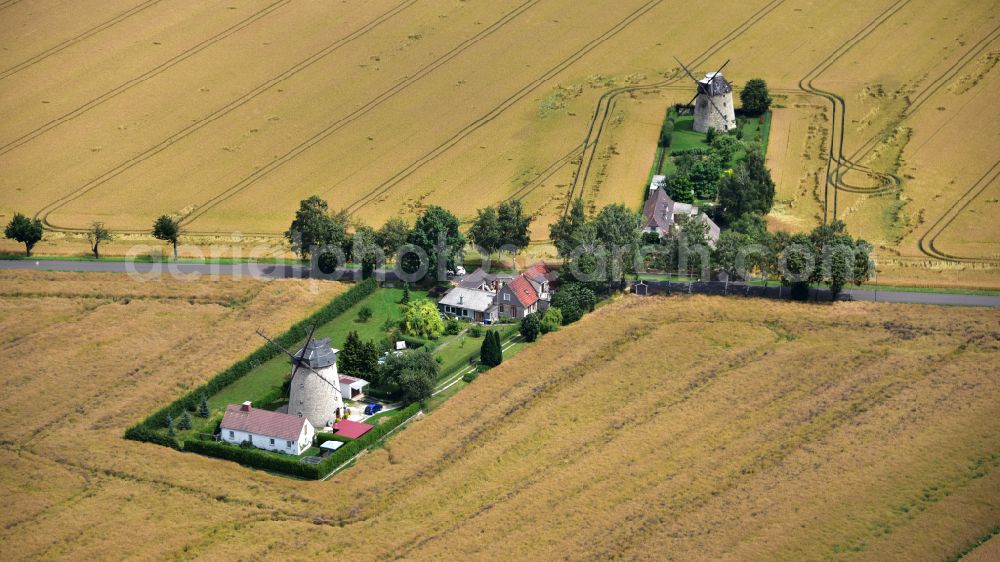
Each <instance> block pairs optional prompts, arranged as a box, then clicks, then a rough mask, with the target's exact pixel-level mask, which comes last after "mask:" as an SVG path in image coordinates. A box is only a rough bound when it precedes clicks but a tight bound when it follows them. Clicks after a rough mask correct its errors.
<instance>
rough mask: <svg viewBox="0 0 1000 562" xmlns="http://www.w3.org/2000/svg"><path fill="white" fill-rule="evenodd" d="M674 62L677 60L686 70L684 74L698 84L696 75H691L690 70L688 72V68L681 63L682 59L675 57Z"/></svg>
mask: <svg viewBox="0 0 1000 562" xmlns="http://www.w3.org/2000/svg"><path fill="white" fill-rule="evenodd" d="M674 60H675V61H677V64H679V65H681V68H683V69H684V72H685V73H686V74H687V75H688V77H690V78H691V79H692V80H694V81H695V82H697V81H698V79H697V78H695V77H694V74H691V71H690V70H688V68H687V67H686V66H684V63H682V62H681V59H679V58H677V57H674ZM728 62H729V61H726V63H728Z"/></svg>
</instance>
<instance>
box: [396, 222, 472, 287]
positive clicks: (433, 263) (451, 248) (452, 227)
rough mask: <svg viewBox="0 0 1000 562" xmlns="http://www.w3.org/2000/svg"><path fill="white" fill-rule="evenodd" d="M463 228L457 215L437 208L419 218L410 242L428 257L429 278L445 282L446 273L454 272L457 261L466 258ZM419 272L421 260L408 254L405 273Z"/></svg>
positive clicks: (404, 268) (404, 267)
mask: <svg viewBox="0 0 1000 562" xmlns="http://www.w3.org/2000/svg"><path fill="white" fill-rule="evenodd" d="M459 224H460V223H459V221H458V218H457V217H456V216H455V215H453V214H451V213H450V212H448V211H447V210H445V209H443V208H441V207H438V206H437V205H431V206H430V207H427V209H426V210H425V211H424V212H423V214H421V215H420V216H419V217H418V218H417V222H416V224H414V225H413V230H411V231H410V235H409V238H408V239H407V240H408V242H409V243H410V244H413V245H414V246H417V247H419V248H421V249H423V251H424V252H426V253H427V259H428V268H427V275H430V276H431V277H436V278H440V279H443V278H444V273H445V271H446V270H448V269H454V268H455V264H456V263H457V261H458V260H460V259H461V258H462V256H463V255H464V253H465V236H463V235H462V233H461V232H460V231H459V229H458V227H459ZM439 244H440V248H439ZM439 249H440V255H439V252H438V250H439ZM418 268H419V260H417V258H416V256H414V255H413V254H412V253H411V254H407V255H406V256H405V259H404V260H403V270H404V271H406V272H408V273H415V272H416V271H417V269H418Z"/></svg>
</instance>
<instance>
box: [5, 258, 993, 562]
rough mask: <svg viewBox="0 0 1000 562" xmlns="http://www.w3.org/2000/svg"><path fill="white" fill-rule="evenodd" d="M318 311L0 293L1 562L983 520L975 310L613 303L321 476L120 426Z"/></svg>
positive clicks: (842, 537) (873, 553)
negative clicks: (132, 435)
mask: <svg viewBox="0 0 1000 562" xmlns="http://www.w3.org/2000/svg"><path fill="white" fill-rule="evenodd" d="M11 275H12V276H16V275H22V274H11ZM63 275H64V276H65V277H67V280H73V279H75V277H74V274H63ZM5 281H12V282H16V279H7V280H5ZM58 282H59V280H58V279H56V280H52V281H48V282H46V281H44V280H35V284H36V285H41V286H42V287H43V288H44V286H45V285H47V284H49V283H58ZM245 286H246V287H247V290H248V291H249V290H252V289H254V288H257V286H256V285H255V284H253V283H249V284H246V285H245ZM321 287H324V288H325V289H323V290H324V291H326V292H323V293H322V295H321V296H322V297H323V298H326V297H328V296H330V294H332V293H333V292H336V291H338V290H339V288H338V287H337V286H335V285H334V286H330V285H321ZM81 290H82V286H81ZM114 290H115V291H123V292H128V293H130V294H134V293H136V292H145V293H146V294H160V293H161V291H160V290H159V289H157V290H151V289H133V288H131V287H124V286H121V287H114ZM176 290H177V289H174V288H170V289H169V290H167V291H166V292H167V293H171V292H172V291H176ZM52 292H55V290H54V289H52ZM171 294H172V293H171ZM223 294H226V293H225V290H224V291H223ZM220 298H225V296H221V297H220ZM318 298H319V296H317V295H313V294H312V293H308V292H303V291H302V285H301V284H299V283H297V282H274V283H268V284H266V285H265V286H264V287H263V288H261V290H260V292H259V293H258V295H257V296H256V297H255V298H254V299H253V300H252V301H251V302H250V303H248V304H247V305H246V307H244V308H226V307H222V306H219V305H216V304H189V303H186V302H185V303H181V302H178V301H177V300H176V299H173V300H170V301H169V302H166V301H160V300H141V299H138V300H133V301H131V302H130V304H128V305H123V304H120V303H115V302H111V301H96V300H95V299H93V298H71V297H46V298H32V299H25V298H21V297H16V296H6V297H3V298H2V299H0V307H2V310H3V320H2V321H3V324H4V330H3V332H2V333H3V334H4V342H3V345H4V348H5V349H6V350H7V352H6V354H5V356H6V357H8V358H9V362H13V363H14V364H15V367H16V368H10V369H5V370H4V375H3V377H4V380H3V382H2V384H3V386H4V389H5V392H4V397H3V399H2V403H0V416H2V421H3V423H2V424H0V427H2V428H3V429H2V430H0V458H2V459H3V462H2V463H0V466H2V467H3V468H2V469H0V487H2V490H3V494H0V496H2V497H3V498H4V499H3V502H4V504H3V505H4V509H3V510H2V512H3V513H4V515H3V523H4V525H3V527H2V528H0V539H2V540H3V542H4V543H5V544H17V545H19V548H18V549H17V550H16V551H15V552H10V551H8V552H7V555H8V557H10V558H15V559H32V558H33V559H54V558H74V559H80V558H121V557H124V556H126V555H127V556H131V557H135V558H181V559H186V558H194V557H203V558H208V559H226V560H232V559H234V558H242V559H249V558H288V557H299V558H303V559H306V558H309V559H315V558H323V559H333V558H348V557H352V556H356V554H357V553H358V552H365V553H366V555H367V556H369V557H372V558H378V559H382V558H395V557H399V558H405V559H439V558H452V559H454V558H456V557H457V558H464V559H484V558H493V559H495V558H496V557H497V556H498V555H501V554H502V557H505V558H508V557H509V558H531V559H536V558H546V559H548V558H571V559H595V558H609V557H615V556H624V557H629V558H648V559H658V560H662V559H664V558H676V559H684V560H691V559H712V560H718V559H788V560H801V559H819V558H829V559H870V560H894V559H901V560H902V559H906V560H913V559H932V560H940V559H944V558H947V557H949V556H953V555H956V554H958V553H960V552H962V551H963V550H964V549H965V548H967V547H968V546H969V545H972V544H975V543H976V542H977V541H980V540H982V537H984V536H988V534H989V533H990V532H991V529H992V528H993V527H994V526H995V525H996V524H997V522H998V521H1000V496H998V495H997V490H998V489H1000V471H998V470H997V468H998V466H1000V450H998V449H997V443H998V442H1000V422H998V420H1000V411H998V404H1000V394H998V392H1000V391H998V388H1000V385H998V382H1000V381H998V380H997V376H998V373H1000V336H998V334H997V322H998V320H1000V318H998V316H997V313H996V311H992V310H980V309H963V310H962V311H961V313H957V312H956V313H952V311H951V309H942V308H935V307H921V306H893V305H886V304H878V305H876V304H867V303H843V304H839V305H837V306H836V307H829V306H809V305H796V304H788V303H774V302H767V301H756V300H736V299H722V298H710V297H690V298H681V297H675V298H672V299H658V298H649V299H637V298H626V299H622V300H620V301H618V302H616V303H613V304H611V305H609V306H605V307H602V308H601V309H599V310H598V311H597V312H595V313H593V314H592V315H590V316H588V317H587V318H585V319H584V320H583V321H581V322H580V323H578V324H576V325H573V326H571V327H568V328H565V329H563V330H561V331H560V332H558V333H555V334H549V335H547V336H545V337H544V338H543V339H542V340H541V341H540V342H538V343H536V344H534V345H533V346H532V347H530V348H529V349H527V350H525V351H524V352H522V353H520V354H518V355H516V356H514V357H512V358H510V359H509V360H508V361H505V362H504V364H503V365H502V366H501V367H499V368H497V369H495V370H493V371H490V372H489V373H488V374H486V375H483V376H481V377H480V378H479V379H478V380H476V381H475V382H474V383H472V384H471V385H469V387H468V388H466V389H464V390H463V391H462V392H461V393H459V394H458V395H456V396H455V397H454V398H452V399H451V400H449V401H448V402H446V403H445V404H444V405H442V406H441V407H440V408H439V409H437V410H436V411H434V413H432V414H431V415H430V416H428V417H426V418H425V419H423V420H421V421H417V422H415V423H414V424H413V425H411V426H409V427H408V428H407V429H405V430H404V431H402V432H401V433H400V434H399V435H397V436H394V437H393V438H392V439H391V440H390V441H389V442H388V443H387V444H385V445H384V446H383V447H381V448H379V449H377V450H376V451H374V452H372V453H370V454H368V455H366V456H365V457H363V458H362V459H361V460H360V461H359V463H358V464H357V465H356V466H355V467H353V468H351V469H350V470H348V471H346V472H344V473H342V474H339V475H338V476H336V477H334V478H333V479H331V480H329V481H326V482H301V481H295V480H291V479H287V478H282V477H278V476H274V475H270V474H266V473H262V472H255V471H251V470H248V469H245V468H242V467H240V466H238V465H236V464H233V463H229V462H224V461H218V460H212V459H207V458H203V457H199V456H196V455H192V454H186V453H180V452H177V451H173V450H170V449H166V448H164V447H159V446H155V445H150V444H143V443H136V442H128V441H124V440H122V439H121V434H122V431H123V430H124V428H125V427H126V426H127V425H129V424H131V423H133V422H134V421H136V420H137V419H139V418H141V417H142V416H144V415H145V414H146V413H148V412H149V411H150V410H152V409H154V408H156V407H158V406H159V405H160V404H162V403H163V402H164V401H165V400H168V399H171V398H173V397H175V396H177V395H179V394H180V393H182V392H183V389H184V387H186V386H190V385H192V384H197V383H198V382H199V381H201V380H204V379H205V378H207V377H208V376H209V375H210V374H211V373H213V372H214V371H215V370H217V369H218V368H220V367H222V366H223V365H226V364H228V363H229V362H231V361H232V360H234V359H236V358H237V357H239V356H240V355H242V354H243V353H245V352H246V351H247V350H248V349H250V348H251V347H253V346H254V345H255V343H256V342H254V341H253V335H252V327H255V326H257V325H263V326H264V327H266V328H267V329H268V330H273V331H277V330H280V329H281V328H282V327H284V326H287V325H288V324H289V323H290V322H291V321H292V320H293V318H292V316H291V315H290V314H286V312H287V311H289V310H291V309H292V308H294V307H295V306H297V307H299V308H301V309H308V308H310V307H312V306H315V305H317V304H318V301H317V299H318ZM278 304H280V305H281V307H278V306H277V305H278ZM95 305H96V308H93V309H88V307H92V306H95ZM135 306H140V307H146V308H149V307H152V308H149V310H144V313H143V314H141V315H135V314H134V313H133V309H132V308H130V307H135ZM163 322H169V323H171V324H172V325H173V326H174V327H175V328H182V330H183V333H182V334H178V333H176V332H178V331H181V330H170V331H164V330H163V329H162V323H163ZM28 323H34V324H33V325H32V326H24V324H28ZM57 323H59V324H57ZM118 324H121V326H118ZM97 328H103V329H104V330H105V331H107V332H108V333H107V334H103V335H100V336H98V338H96V339H87V338H83V337H82V335H83V334H92V333H94V332H95V331H99V330H97ZM126 331H127V333H124V332H126ZM119 332H121V333H119ZM220 334H225V335H220ZM59 337H64V338H65V339H64V340H59V339H57V338H59ZM105 337H107V338H113V339H114V342H110V343H109V342H102V341H101V340H103V339H104V338H105ZM49 341H65V344H64V345H62V346H56V347H55V348H52V347H49V346H44V345H40V344H41V343H42V342H49ZM580 342H590V343H588V344H587V345H579V344H580ZM40 348H45V349H46V351H47V352H51V353H53V354H54V359H53V361H52V362H48V363H46V364H44V365H40V364H39V363H38V362H35V361H31V360H30V356H31V355H32V353H33V352H34V350H37V349H40ZM94 351H98V352H97V353H94ZM84 358H85V359H84ZM817 358H822V360H817ZM61 373H66V375H63V374H61ZM66 377H69V378H66ZM69 381H73V382H75V383H76V388H73V389H67V388H66V383H67V382H69ZM43 402H44V403H45V405H46V407H44V408H35V407H32V405H38V404H41V403H43ZM626 403H627V404H628V408H625V409H623V408H622V407H621V406H623V405H624V404H626ZM442 435H447V436H448V438H447V439H442V438H441V436H442ZM137 533H139V534H141V535H142V536H143V540H142V541H135V540H134V537H135V536H136V534H137ZM595 536H601V537H602V540H599V541H598V540H594V537H595ZM991 545H995V540H994V541H992V542H991V543H987V548H995V547H994V546H991ZM501 548H502V551H498V550H497V549H501Z"/></svg>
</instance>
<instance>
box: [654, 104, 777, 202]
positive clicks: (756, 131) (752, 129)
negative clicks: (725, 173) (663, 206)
mask: <svg viewBox="0 0 1000 562" xmlns="http://www.w3.org/2000/svg"><path fill="white" fill-rule="evenodd" d="M672 113H673V109H671V114H672ZM737 122H738V123H739V126H740V128H741V129H742V130H743V141H744V142H759V143H760V144H761V146H762V147H763V149H764V153H765V154H766V153H767V141H768V139H769V138H770V134H771V114H770V113H768V114H767V116H766V117H765V118H764V123H763V124H761V123H760V122H759V119H757V118H754V117H738V118H737ZM693 125H694V117H692V116H689V115H687V116H682V117H677V118H676V120H675V121H674V133H673V136H672V137H671V142H670V146H669V147H668V148H667V149H666V150H667V157H666V158H664V159H663V167H662V168H661V169H660V170H656V169H655V168H656V163H657V162H658V161H659V154H660V149H657V155H656V159H654V160H653V168H654V170H653V173H652V174H650V176H653V175H657V174H663V175H668V174H672V173H674V172H675V171H676V169H677V166H676V164H674V162H673V160H672V159H671V158H670V155H671V154H673V153H674V152H676V151H679V150H687V149H690V148H706V147H708V144H707V143H706V142H705V133H699V132H697V131H695V130H694V129H692V128H691V127H692V126H693ZM744 156H746V151H745V150H740V151H737V152H736V154H735V155H734V156H733V162H732V163H733V164H735V163H736V162H738V161H739V160H740V159H741V158H743V157H744ZM651 179H652V177H650V180H651ZM646 187H647V188H648V187H649V182H646Z"/></svg>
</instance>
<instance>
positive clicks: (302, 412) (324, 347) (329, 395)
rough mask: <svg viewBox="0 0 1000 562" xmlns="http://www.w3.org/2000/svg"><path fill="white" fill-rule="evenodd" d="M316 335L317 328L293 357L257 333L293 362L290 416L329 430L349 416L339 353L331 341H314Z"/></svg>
mask: <svg viewBox="0 0 1000 562" xmlns="http://www.w3.org/2000/svg"><path fill="white" fill-rule="evenodd" d="M314 331H315V327H313V330H311V331H310V332H309V337H308V338H307V339H306V343H305V345H303V346H302V348H301V349H299V350H298V351H297V352H296V353H295V354H294V355H293V354H291V353H289V352H288V350H286V349H285V348H283V347H281V346H280V345H278V344H277V343H275V342H274V341H272V340H271V339H270V338H268V337H267V336H265V335H264V334H263V333H262V332H260V331H258V332H257V333H258V334H259V335H260V336H261V337H262V338H264V339H266V340H267V341H269V342H270V343H271V344H272V345H274V346H275V347H277V348H278V349H280V350H281V351H283V352H284V353H285V354H286V355H288V356H289V357H290V358H291V360H292V382H291V386H290V388H289V396H288V413H289V414H291V415H293V416H301V417H304V418H306V419H307V420H309V423H311V424H313V426H315V427H326V426H328V425H330V424H332V423H333V422H334V420H336V419H338V418H340V417H344V416H346V414H347V410H346V408H345V406H344V397H343V395H342V394H341V393H340V375H339V374H338V373H337V351H338V350H336V349H333V348H332V347H330V338H323V339H313V337H312V336H313V332H314Z"/></svg>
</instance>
